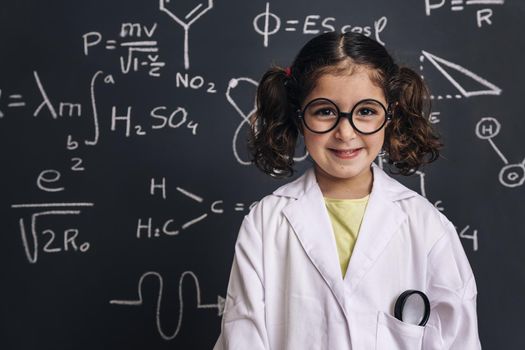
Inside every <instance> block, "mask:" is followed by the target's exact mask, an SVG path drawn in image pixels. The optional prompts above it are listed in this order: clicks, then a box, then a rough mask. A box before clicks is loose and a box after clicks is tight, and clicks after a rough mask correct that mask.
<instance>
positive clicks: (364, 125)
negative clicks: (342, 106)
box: [352, 100, 386, 133]
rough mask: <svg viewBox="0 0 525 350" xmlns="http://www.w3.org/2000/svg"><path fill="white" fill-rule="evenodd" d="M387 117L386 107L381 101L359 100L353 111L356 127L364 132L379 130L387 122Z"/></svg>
mask: <svg viewBox="0 0 525 350" xmlns="http://www.w3.org/2000/svg"><path fill="white" fill-rule="evenodd" d="M385 119H386V111H385V108H384V107H383V105H382V104H381V103H379V102H377V101H373V100H365V101H361V102H359V103H358V104H357V105H356V106H355V107H354V111H353V113H352V120H353V122H354V125H355V127H356V129H357V130H358V131H360V132H364V133H370V132H374V131H377V130H379V129H380V128H381V127H382V126H383V124H384V123H385Z"/></svg>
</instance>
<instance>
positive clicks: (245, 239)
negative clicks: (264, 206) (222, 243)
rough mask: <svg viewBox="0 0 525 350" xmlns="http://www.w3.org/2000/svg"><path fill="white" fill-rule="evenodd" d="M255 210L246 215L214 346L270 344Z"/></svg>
mask: <svg viewBox="0 0 525 350" xmlns="http://www.w3.org/2000/svg"><path fill="white" fill-rule="evenodd" d="M252 214H253V213H250V214H248V215H247V216H245V218H244V220H243V223H242V225H241V228H240V230H239V234H238V237H237V242H236V244H235V255H234V258H233V265H232V268H231V273H230V279H229V282H228V291H227V294H226V301H225V308H224V314H223V318H222V324H221V334H220V336H219V339H218V340H217V342H216V344H215V347H214V350H246V349H253V350H259V349H268V348H269V346H268V338H267V333H266V326H265V306H264V275H263V265H262V255H263V252H262V240H261V234H260V232H258V230H257V229H256V228H255V225H254V222H253V219H252Z"/></svg>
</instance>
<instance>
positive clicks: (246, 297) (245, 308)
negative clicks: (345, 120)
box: [214, 163, 481, 350]
mask: <svg viewBox="0 0 525 350" xmlns="http://www.w3.org/2000/svg"><path fill="white" fill-rule="evenodd" d="M372 170H373V186H372V192H371V194H370V198H369V202H368V206H367V208H366V211H365V215H364V217H363V221H362V224H361V228H360V232H359V235H358V239H357V242H356V245H355V248H354V251H353V253H352V256H351V259H350V263H349V266H348V270H347V272H346V275H345V277H344V279H343V277H342V275H341V269H340V266H339V260H338V256H337V249H336V243H335V239H334V234H333V231H332V226H331V222H330V219H329V216H328V213H327V211H326V207H325V204H324V201H323V195H322V193H321V191H320V189H319V186H318V184H317V181H316V178H315V173H314V171H313V169H309V170H307V171H306V172H305V174H304V175H302V176H301V177H300V178H298V179H297V180H295V181H293V182H291V183H289V184H286V185H284V186H282V187H280V188H278V189H277V190H276V191H274V192H273V194H271V195H269V196H266V197H264V198H263V199H262V200H261V201H260V202H259V203H258V204H257V205H256V206H255V207H254V208H253V209H252V210H251V211H250V213H249V214H248V215H246V216H245V218H244V220H243V222H242V226H241V228H240V231H239V235H238V238H237V243H236V245H235V256H234V259H233V265H232V269H231V274H230V279H229V284H228V291H227V297H226V305H225V310H224V315H223V319H222V325H221V334H220V336H219V339H218V340H217V343H216V344H215V347H214V349H215V350H222V349H224V350H226V349H227V350H234V349H235V350H256V349H272V350H280V349H287V350H307V349H315V350H322V349H327V350H339V349H353V350H373V349H377V350H382V349H388V350H393V349H402V350H412V349H425V350H430V349H439V350H444V349H457V350H473V349H480V348H481V345H480V341H479V336H478V327H477V316H476V296H477V290H476V283H475V280H474V276H473V273H472V269H471V267H470V265H469V262H468V260H467V257H466V255H465V252H464V250H463V247H462V245H461V242H460V240H459V238H458V234H457V232H456V230H455V228H454V226H453V225H452V224H451V222H450V221H449V220H448V219H447V218H446V217H445V216H444V215H443V214H441V213H440V212H439V211H438V210H437V209H436V208H434V206H433V205H432V204H430V203H429V202H428V201H427V200H426V199H425V198H424V197H422V196H421V195H419V194H418V193H416V192H414V191H412V190H410V189H408V188H407V187H405V186H403V185H402V184H401V183H399V182H398V181H396V180H395V179H393V178H391V177H390V176H388V175H387V174H386V173H385V172H384V171H383V170H382V169H380V168H379V167H378V166H377V165H376V164H375V163H373V164H372ZM408 289H417V290H420V291H423V292H424V293H425V294H426V295H427V296H428V298H429V300H430V305H431V314H430V318H429V320H428V323H427V324H426V326H424V327H421V326H417V325H413V324H408V323H405V322H402V321H399V320H397V319H396V318H395V317H394V316H393V308H394V304H395V301H396V299H397V297H398V296H399V295H400V294H401V293H402V292H403V291H405V290H408Z"/></svg>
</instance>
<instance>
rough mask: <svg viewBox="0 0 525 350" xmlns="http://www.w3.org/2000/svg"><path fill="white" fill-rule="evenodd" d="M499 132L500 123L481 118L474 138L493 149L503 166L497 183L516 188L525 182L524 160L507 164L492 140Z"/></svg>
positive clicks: (493, 119) (495, 120)
mask: <svg viewBox="0 0 525 350" xmlns="http://www.w3.org/2000/svg"><path fill="white" fill-rule="evenodd" d="M500 130H501V124H500V122H499V121H498V120H497V119H496V118H493V117H485V118H481V119H480V121H479V122H478V123H477V124H476V136H477V137H478V138H480V139H482V140H487V141H488V143H489V144H490V145H491V146H492V149H494V152H496V154H497V155H498V156H499V157H500V158H501V160H502V161H503V163H504V164H505V165H504V166H503V167H502V168H501V170H500V172H499V175H498V179H499V182H500V183H501V184H502V185H503V186H505V187H511V188H512V187H518V186H521V185H523V182H524V180H525V158H524V159H523V160H522V161H521V162H520V163H513V164H509V161H508V160H507V158H506V157H505V156H504V155H503V153H502V152H501V151H500V150H499V148H498V147H497V146H496V144H495V143H494V141H493V140H492V139H493V138H494V137H496V136H497V135H498V134H499V132H500Z"/></svg>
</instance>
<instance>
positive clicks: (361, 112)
mask: <svg viewBox="0 0 525 350" xmlns="http://www.w3.org/2000/svg"><path fill="white" fill-rule="evenodd" d="M357 114H358V115H360V116H374V115H376V114H377V112H376V110H374V109H372V108H367V107H364V108H360V109H359V110H358V111H357Z"/></svg>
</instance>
